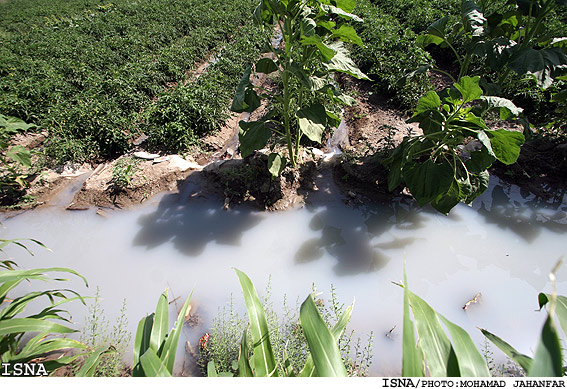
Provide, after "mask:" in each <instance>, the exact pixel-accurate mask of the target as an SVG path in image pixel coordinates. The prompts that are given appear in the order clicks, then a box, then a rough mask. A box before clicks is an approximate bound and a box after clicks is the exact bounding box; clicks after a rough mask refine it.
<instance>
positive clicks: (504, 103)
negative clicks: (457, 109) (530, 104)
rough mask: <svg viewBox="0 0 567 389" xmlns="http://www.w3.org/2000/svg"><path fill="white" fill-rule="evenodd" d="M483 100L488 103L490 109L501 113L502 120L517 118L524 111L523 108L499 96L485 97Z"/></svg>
mask: <svg viewBox="0 0 567 389" xmlns="http://www.w3.org/2000/svg"><path fill="white" fill-rule="evenodd" d="M482 99H483V100H484V101H486V103H487V104H488V108H489V109H494V108H496V109H498V110H499V113H500V119H502V120H507V119H508V118H510V117H516V116H519V115H521V113H522V112H523V111H524V110H523V109H522V108H519V107H516V105H515V104H514V103H513V102H511V101H510V100H508V99H504V98H502V97H497V96H483V97H482Z"/></svg>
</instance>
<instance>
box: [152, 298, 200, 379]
mask: <svg viewBox="0 0 567 389" xmlns="http://www.w3.org/2000/svg"><path fill="white" fill-rule="evenodd" d="M192 296H193V292H192V291H191V293H190V294H189V297H187V300H185V304H183V307H182V308H181V311H179V314H178V316H177V320H176V321H175V324H174V325H173V328H172V330H171V332H170V333H169V335H168V336H167V339H166V340H165V344H164V346H163V350H162V351H161V354H160V359H161V360H162V361H163V363H164V365H165V367H166V368H167V370H168V371H169V372H170V373H171V374H173V365H174V364H175V354H176V353H177V343H179V337H180V335H181V331H182V328H183V323H184V322H185V318H186V317H187V316H188V315H189V312H190V311H191V305H189V302H190V301H191V297H192Z"/></svg>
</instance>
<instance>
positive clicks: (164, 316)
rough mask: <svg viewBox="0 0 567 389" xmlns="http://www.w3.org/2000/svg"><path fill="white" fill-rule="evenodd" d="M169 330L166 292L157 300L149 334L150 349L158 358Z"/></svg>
mask: <svg viewBox="0 0 567 389" xmlns="http://www.w3.org/2000/svg"><path fill="white" fill-rule="evenodd" d="M168 330H169V301H168V298H167V290H166V291H165V292H163V293H162V294H161V295H160V296H159V299H158V303H157V307H156V314H155V316H154V325H153V326H152V332H151V334H150V348H151V349H152V350H154V352H155V353H156V355H158V356H160V354H161V347H162V344H163V342H165V337H166V336H167V332H168Z"/></svg>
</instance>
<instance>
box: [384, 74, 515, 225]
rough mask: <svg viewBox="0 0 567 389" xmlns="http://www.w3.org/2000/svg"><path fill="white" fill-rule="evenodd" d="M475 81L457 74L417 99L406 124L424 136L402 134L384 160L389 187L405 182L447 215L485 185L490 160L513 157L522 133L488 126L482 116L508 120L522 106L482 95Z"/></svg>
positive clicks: (422, 202) (505, 160) (421, 201)
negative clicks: (492, 114)
mask: <svg viewBox="0 0 567 389" xmlns="http://www.w3.org/2000/svg"><path fill="white" fill-rule="evenodd" d="M479 79H480V78H479V77H478V76H476V77H468V76H465V77H462V78H461V79H460V80H459V81H458V82H456V83H455V84H453V88H448V89H445V90H444V91H443V92H442V93H441V94H437V92H434V91H430V92H428V93H426V94H425V95H424V96H423V97H422V98H421V99H420V100H419V102H418V104H417V108H416V111H415V113H414V115H413V117H412V118H411V119H410V120H409V122H418V123H419V126H420V128H421V129H422V130H423V135H419V136H415V137H411V138H409V137H406V138H404V140H403V142H402V143H401V144H400V145H399V146H398V147H397V148H396V149H395V151H394V152H393V153H392V155H391V156H390V157H389V158H388V159H386V160H385V163H386V164H387V165H388V166H389V167H390V174H389V176H388V188H389V190H390V191H392V190H394V189H395V188H396V187H398V186H399V185H400V184H401V183H405V185H406V186H407V187H408V188H409V190H410V192H411V194H412V195H413V197H414V198H415V199H416V200H417V202H418V204H419V205H420V206H424V205H426V204H428V203H431V205H432V206H433V207H434V208H435V209H436V210H438V211H439V212H442V213H445V214H447V213H449V211H450V210H451V209H452V208H453V207H454V206H455V205H457V204H458V203H459V202H461V201H462V202H465V203H470V202H472V201H473V200H474V199H475V198H476V197H477V196H479V195H480V194H481V193H482V192H484V191H485V190H486V188H488V178H489V174H488V171H487V169H488V168H489V167H490V166H491V165H492V163H493V162H494V161H496V160H498V161H500V162H502V163H505V164H511V163H514V162H515V161H516V159H517V158H518V156H519V153H520V147H521V145H522V144H523V142H524V135H522V133H521V132H518V131H509V130H506V129H499V130H491V129H489V127H488V126H487V124H486V123H485V121H484V120H483V117H485V116H486V114H487V113H488V112H489V111H491V110H493V111H497V112H498V113H499V114H500V117H501V118H502V119H509V118H513V117H517V116H518V115H519V114H520V113H521V109H519V108H517V107H516V106H515V105H514V104H513V103H512V102H511V101H509V100H506V99H503V98H499V97H494V96H484V95H483V91H482V88H481V87H480V86H479ZM475 101H476V102H477V103H475V104H474V105H473V102H475Z"/></svg>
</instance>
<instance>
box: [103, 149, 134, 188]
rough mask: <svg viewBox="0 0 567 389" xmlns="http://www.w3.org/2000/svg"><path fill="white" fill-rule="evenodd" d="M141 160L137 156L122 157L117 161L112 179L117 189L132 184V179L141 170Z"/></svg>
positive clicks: (113, 185)
mask: <svg viewBox="0 0 567 389" xmlns="http://www.w3.org/2000/svg"><path fill="white" fill-rule="evenodd" d="M139 163H140V160H139V159H137V158H135V157H122V158H120V159H119V160H118V161H116V163H115V165H114V168H113V169H112V180H111V181H110V182H111V184H112V187H113V189H114V190H115V191H120V190H124V189H126V188H128V187H130V185H131V184H132V179H133V178H134V176H135V175H136V173H137V172H138V171H139V168H138V165H139Z"/></svg>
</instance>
